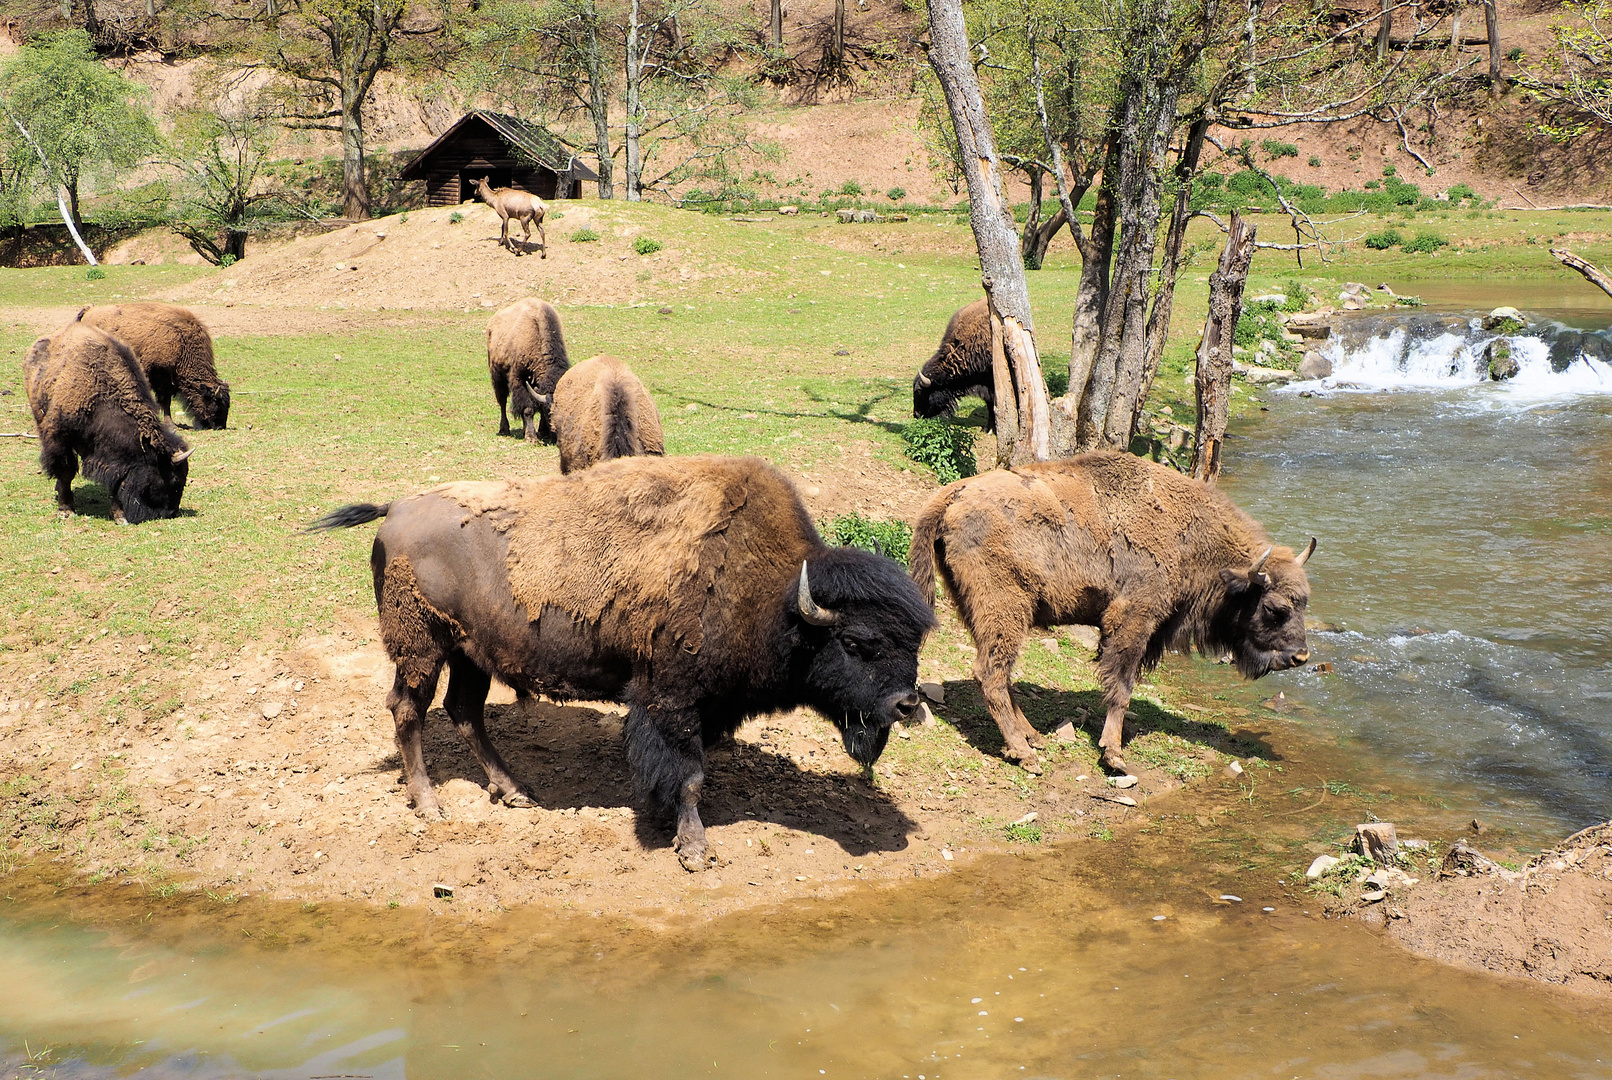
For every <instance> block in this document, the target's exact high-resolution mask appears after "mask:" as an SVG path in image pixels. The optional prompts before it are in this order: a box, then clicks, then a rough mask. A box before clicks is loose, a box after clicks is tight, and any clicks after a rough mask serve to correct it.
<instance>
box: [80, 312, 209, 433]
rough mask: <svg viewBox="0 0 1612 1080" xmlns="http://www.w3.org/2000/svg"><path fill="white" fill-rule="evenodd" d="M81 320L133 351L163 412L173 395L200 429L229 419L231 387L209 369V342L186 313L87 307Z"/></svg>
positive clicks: (204, 330) (169, 407) (169, 406)
mask: <svg viewBox="0 0 1612 1080" xmlns="http://www.w3.org/2000/svg"><path fill="white" fill-rule="evenodd" d="M78 317H79V319H80V320H81V321H82V322H87V323H89V324H90V325H91V326H98V327H100V328H101V329H102V330H105V331H106V332H107V333H109V334H111V335H112V336H113V337H115V338H117V339H118V340H120V341H122V342H123V343H124V344H125V345H127V346H128V347H129V348H131V349H133V350H134V355H135V358H136V359H137V360H139V361H140V367H141V368H142V369H143V370H144V371H145V373H146V379H147V380H148V381H149V382H150V383H151V392H152V393H153V394H155V395H156V397H157V402H158V403H159V404H160V405H161V406H162V411H163V412H164V413H171V412H172V411H173V399H174V395H175V394H176V393H177V394H178V395H179V400H180V401H182V402H184V403H185V408H186V409H187V410H188V411H189V412H190V416H191V419H193V420H195V422H196V426H197V427H199V428H221V427H224V426H225V425H226V424H227V423H228V421H229V383H227V382H225V381H224V380H223V379H220V378H219V377H218V369H217V368H215V367H214V366H213V339H212V336H211V335H210V334H208V333H207V327H205V326H203V325H202V323H201V320H200V319H198V318H196V316H195V315H193V314H191V313H190V312H189V311H188V310H186V309H185V308H182V307H174V306H173V305H172V304H113V305H110V306H107V307H87V308H85V309H83V310H82V311H80V312H79V313H78Z"/></svg>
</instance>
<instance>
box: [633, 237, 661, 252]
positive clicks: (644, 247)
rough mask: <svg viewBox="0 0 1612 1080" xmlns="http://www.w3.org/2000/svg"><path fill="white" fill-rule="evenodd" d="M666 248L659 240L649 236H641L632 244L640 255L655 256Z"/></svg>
mask: <svg viewBox="0 0 1612 1080" xmlns="http://www.w3.org/2000/svg"><path fill="white" fill-rule="evenodd" d="M664 246H665V245H664V244H662V243H661V242H660V241H659V240H654V239H651V238H650V237H647V236H640V237H639V238H638V239H636V240H634V241H633V242H632V249H633V250H634V251H636V252H638V254H640V255H653V254H655V252H657V251H659V250H660V249H661V248H662V247H664Z"/></svg>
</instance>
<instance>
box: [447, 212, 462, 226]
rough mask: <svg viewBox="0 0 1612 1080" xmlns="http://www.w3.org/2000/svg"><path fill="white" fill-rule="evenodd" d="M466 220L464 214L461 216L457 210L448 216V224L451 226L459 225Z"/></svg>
mask: <svg viewBox="0 0 1612 1080" xmlns="http://www.w3.org/2000/svg"><path fill="white" fill-rule="evenodd" d="M464 219H465V216H464V215H463V214H461V213H460V212H459V211H457V210H455V211H454V212H453V213H451V214H449V215H448V224H449V225H457V224H459V223H460V222H461V221H463V220H464Z"/></svg>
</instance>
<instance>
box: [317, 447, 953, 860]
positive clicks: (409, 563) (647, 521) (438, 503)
mask: <svg viewBox="0 0 1612 1080" xmlns="http://www.w3.org/2000/svg"><path fill="white" fill-rule="evenodd" d="M383 517H384V518H385V519H386V520H385V522H384V523H383V524H382V526H381V528H380V530H379V531H378V533H377V534H376V538H375V546H374V550H373V553H372V555H371V560H370V563H371V568H372V570H373V573H374V577H375V595H376V603H377V607H378V609H379V613H380V623H381V637H382V639H383V640H384V641H385V643H386V648H387V652H388V653H389V654H390V655H391V657H392V659H393V661H394V662H395V663H396V664H397V675H396V678H395V679H394V681H393V686H392V690H391V693H390V694H389V695H388V696H387V705H388V707H389V708H390V709H391V710H392V714H393V718H394V720H395V722H396V727H397V740H398V748H399V750H400V751H401V753H402V756H403V770H404V775H405V778H406V781H407V783H408V789H409V794H410V796H411V797H412V799H413V800H414V803H415V806H416V807H417V808H418V809H419V810H420V811H421V812H422V813H427V814H430V813H438V812H440V811H439V808H438V805H437V801H436V796H435V794H434V793H433V791H432V788H431V781H430V777H429V776H428V775H427V773H426V770H425V762H424V759H423V756H422V752H421V746H420V729H421V725H422V724H423V722H424V719H425V713H426V709H427V707H428V706H429V704H430V702H431V699H432V696H433V695H434V693H435V690H436V683H437V678H438V675H439V674H440V672H441V669H442V667H443V665H444V664H446V665H447V667H448V670H449V682H448V691H447V695H446V698H445V705H446V708H447V711H448V714H449V716H450V717H451V718H452V720H453V722H454V725H455V726H456V727H457V728H458V730H459V733H460V734H461V735H462V736H463V737H464V738H465V740H466V741H467V742H468V743H469V744H470V747H471V749H472V751H473V752H474V753H475V755H476V758H477V760H478V761H479V762H480V763H481V765H482V768H483V769H484V770H485V771H486V773H487V778H488V781H489V784H490V786H491V789H492V792H493V795H494V797H495V798H496V797H500V796H501V797H502V798H503V800H504V801H505V802H506V803H508V804H513V805H530V804H531V801H532V800H531V796H530V795H529V794H528V793H527V792H526V791H525V790H524V789H523V788H522V786H521V785H520V784H519V783H518V782H517V781H516V780H515V779H514V778H513V777H511V776H510V774H509V770H508V767H507V766H506V765H505V763H504V761H503V759H502V758H501V757H500V756H499V755H498V752H497V750H496V749H495V748H494V747H493V746H492V744H491V742H490V741H489V740H488V738H487V733H486V729H485V726H484V722H483V709H484V703H485V700H486V696H487V690H488V687H489V684H490V678H491V677H493V676H496V677H497V678H498V679H499V680H500V681H502V682H504V683H505V684H507V685H509V686H511V687H513V688H514V689H515V690H516V691H517V692H520V693H525V694H538V693H542V694H547V695H549V696H550V697H551V698H555V699H558V700H565V699H573V698H580V699H584V700H611V701H622V702H625V703H626V704H627V705H628V706H629V711H628V714H627V722H626V731H625V734H626V743H627V759H628V762H629V764H630V766H631V768H632V773H633V779H634V783H635V785H636V787H637V788H638V790H639V791H640V793H641V795H642V796H643V797H644V798H646V799H647V801H648V802H649V804H650V805H651V807H652V808H653V809H654V810H655V811H656V812H658V813H659V814H661V815H662V816H664V817H672V818H675V820H676V823H677V825H676V828H677V832H676V839H675V841H674V844H675V847H676V849H677V853H678V858H679V860H680V861H681V862H682V864H683V865H684V867H686V868H688V869H690V870H695V869H699V868H701V867H702V866H703V864H704V857H705V831H704V827H703V826H702V824H701V822H700V817H699V810H698V802H699V796H700V788H701V786H702V784H703V783H704V778H705V747H707V746H709V745H711V744H712V743H714V742H715V741H717V740H718V739H720V738H722V737H724V736H726V735H729V734H731V733H732V732H733V731H734V730H735V729H737V728H738V726H739V725H740V724H741V723H742V722H743V721H744V720H745V719H747V718H748V717H750V716H754V715H756V714H758V713H764V712H771V711H774V710H778V709H787V708H793V707H796V706H800V705H809V706H811V707H813V708H816V709H817V710H819V711H820V712H822V713H824V714H825V715H826V716H828V718H829V719H830V720H832V721H833V722H834V723H835V725H836V726H837V727H839V728H840V731H841V733H842V737H843V738H844V741H845V747H846V750H847V751H848V752H849V753H850V754H851V755H852V756H853V757H854V758H855V759H856V760H858V761H860V762H862V763H863V764H867V765H871V764H872V763H873V762H874V761H876V760H877V759H878V756H879V754H880V752H881V751H882V750H883V749H884V745H885V741H886V739H887V738H888V736H889V730H890V725H891V723H892V722H894V721H896V720H899V719H903V718H905V717H908V716H910V715H911V714H912V713H913V712H914V711H915V710H916V709H917V708H918V697H917V694H916V693H915V692H914V689H913V686H914V683H915V682H916V680H917V674H918V648H919V646H920V645H921V644H922V642H923V638H924V636H925V634H927V632H928V631H929V629H930V628H931V626H932V625H933V623H934V616H933V614H932V612H931V611H930V610H929V608H928V606H927V605H925V604H924V602H923V598H922V597H921V596H920V595H919V594H918V590H917V588H916V587H915V586H914V585H913V583H912V582H911V580H909V579H908V578H907V577H906V576H905V575H904V574H902V573H901V570H900V567H899V566H897V565H896V564H895V563H893V562H891V561H890V560H888V559H884V558H881V557H879V556H876V555H872V554H870V553H868V552H865V551H860V550H856V549H852V548H829V547H827V546H826V545H824V543H823V542H822V539H821V538H820V537H819V536H818V534H817V531H816V529H815V528H813V526H812V523H811V519H810V517H809V516H808V515H807V513H806V509H805V507H804V506H803V505H802V504H801V502H800V499H799V496H798V495H796V494H795V491H794V489H793V488H792V487H791V486H790V484H789V482H788V481H787V480H785V479H784V478H783V476H782V475H780V474H779V473H778V472H777V471H775V470H774V469H772V468H771V466H769V465H767V464H765V463H764V462H761V461H759V460H756V459H753V458H716V457H696V458H678V459H672V460H667V459H663V458H653V457H635V458H623V459H619V460H615V461H609V462H604V463H602V464H600V465H596V466H594V467H593V468H591V469H587V470H585V471H581V472H577V473H572V474H570V475H568V476H550V477H543V478H540V479H537V480H532V481H517V482H511V483H478V484H448V485H445V486H442V487H439V488H434V489H432V490H431V491H428V492H425V493H424V494H421V495H416V496H413V497H412V498H408V499H402V500H399V501H397V502H394V503H390V504H387V505H384V506H375V505H360V506H350V507H344V508H342V509H340V510H337V511H335V512H333V513H332V514H329V515H327V516H326V517H324V518H322V519H320V520H319V521H318V522H315V523H314V525H313V526H312V527H313V528H317V529H327V528H344V527H349V526H353V525H358V524H362V523H364V522H366V521H373V520H375V519H376V518H383Z"/></svg>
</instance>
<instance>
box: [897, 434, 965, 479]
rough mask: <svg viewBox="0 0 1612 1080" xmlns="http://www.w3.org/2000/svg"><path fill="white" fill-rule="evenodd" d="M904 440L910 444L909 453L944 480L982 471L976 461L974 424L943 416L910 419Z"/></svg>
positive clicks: (908, 446)
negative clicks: (950, 420) (950, 421)
mask: <svg viewBox="0 0 1612 1080" xmlns="http://www.w3.org/2000/svg"><path fill="white" fill-rule="evenodd" d="M901 441H902V442H904V443H906V444H907V456H908V457H909V458H911V459H912V460H913V461H916V462H917V463H918V464H920V465H927V466H929V468H930V469H932V470H934V473H935V479H937V480H939V481H940V482H941V483H942V484H950V483H952V482H953V481H955V480H961V479H963V477H965V476H973V475H974V474H975V473H976V472H978V471H979V469H978V466H977V465H976V464H975V462H974V431H973V429H972V428H965V427H959V426H957V425H956V424H948V423H947V422H946V421H944V420H940V419H932V420H909V421H907V422H906V423H905V424H903V425H901Z"/></svg>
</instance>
